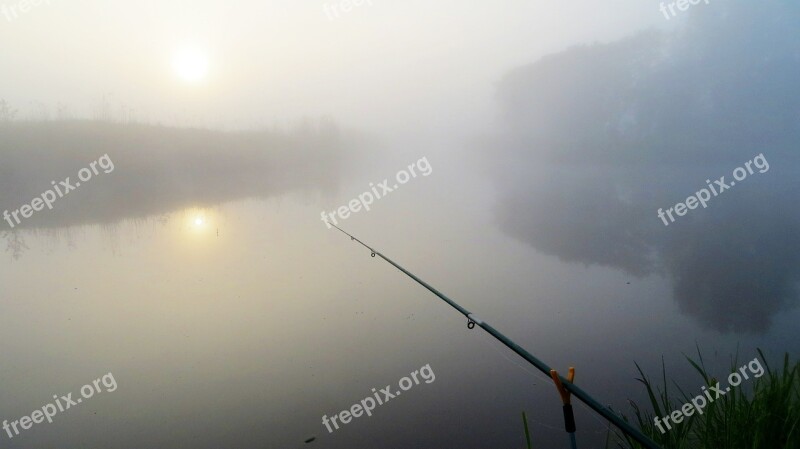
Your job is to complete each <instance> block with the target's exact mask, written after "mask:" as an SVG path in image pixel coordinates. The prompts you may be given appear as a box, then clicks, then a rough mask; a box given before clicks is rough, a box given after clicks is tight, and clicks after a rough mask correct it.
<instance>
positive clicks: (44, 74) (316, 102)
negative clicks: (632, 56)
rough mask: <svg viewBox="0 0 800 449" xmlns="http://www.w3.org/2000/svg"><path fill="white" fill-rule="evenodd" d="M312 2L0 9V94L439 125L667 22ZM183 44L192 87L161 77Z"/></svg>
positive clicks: (489, 8) (468, 120) (217, 119)
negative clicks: (199, 66) (551, 66)
mask: <svg viewBox="0 0 800 449" xmlns="http://www.w3.org/2000/svg"><path fill="white" fill-rule="evenodd" d="M3 4H6V5H8V6H13V5H15V3H14V2H9V1H5V2H4V3H3ZM326 5H328V6H330V7H333V6H336V3H335V2H323V1H308V0H301V1H283V2H276V1H240V2H236V3H235V4H228V3H220V2H216V1H205V0H200V1H186V2H182V1H158V2H156V1H140V2H127V1H116V0H111V1H99V0H98V1H85V0H70V1H63V0H52V1H49V2H46V3H43V4H42V5H40V6H36V7H32V8H31V9H30V11H28V12H27V13H20V14H19V16H18V17H17V18H15V19H13V20H11V21H8V20H7V19H5V20H0V71H2V73H3V86H2V87H0V89H3V90H2V91H0V97H2V98H5V99H6V100H7V101H9V102H10V103H11V104H13V105H15V106H16V107H17V108H18V109H20V110H22V111H24V113H23V114H25V115H27V114H30V115H33V116H36V115H42V114H43V113H42V110H43V108H44V110H46V111H48V113H49V114H50V115H53V116H55V115H57V113H58V109H59V107H63V108H64V110H65V114H68V115H70V116H75V117H93V116H97V115H100V114H102V112H101V111H102V110H103V106H102V105H103V104H104V103H106V104H107V105H108V106H107V109H110V110H111V111H112V113H113V115H115V116H117V117H127V116H128V112H127V111H129V110H132V111H133V112H132V114H133V116H134V117H136V118H137V119H138V120H141V121H146V122H149V123H153V122H161V123H166V124H175V125H179V126H186V125H195V126H196V125H203V126H207V127H214V128H223V129H242V128H253V127H258V126H263V125H271V124H274V123H285V122H286V121H287V120H292V119H294V118H297V117H302V116H312V117H316V116H331V117H333V118H335V119H336V120H338V121H339V122H340V123H342V124H344V125H346V126H352V127H357V128H359V129H364V130H375V131H376V132H378V131H394V130H406V129H415V130H416V132H429V133H433V130H434V129H435V130H437V131H439V130H442V129H447V130H449V131H450V132H455V131H457V130H458V129H461V128H463V127H464V126H469V127H475V126H481V125H484V124H485V123H487V122H489V121H491V120H492V119H493V118H494V113H495V112H496V110H495V109H494V105H493V102H492V98H493V95H494V92H493V83H494V82H496V81H497V80H498V79H499V78H500V77H501V76H502V74H503V73H504V72H505V71H507V70H509V69H510V68H512V67H514V66H517V65H521V64H525V63H530V62H533V61H535V60H537V59H538V58H540V57H542V56H543V55H545V54H548V53H553V52H556V51H559V50H562V49H563V48H565V47H568V46H571V45H577V44H582V43H587V42H594V41H600V42H604V41H609V40H614V39H618V38H620V37H622V36H624V35H626V34H629V33H631V32H633V31H635V30H640V29H645V28H648V27H653V26H661V27H664V26H672V24H671V23H668V21H666V20H665V19H664V18H663V16H662V15H661V14H660V13H659V12H658V10H657V8H656V7H655V5H654V4H649V3H648V2H641V1H635V0H630V1H613V2H602V3H599V2H592V1H574V0H569V1H563V2H534V1H503V2H463V1H462V2H459V1H439V2H426V1H404V2H380V1H377V2H372V5H370V4H364V5H363V6H359V7H354V8H353V9H352V10H351V11H350V12H345V11H344V10H342V11H341V13H340V14H339V16H338V17H336V16H335V15H334V13H333V12H331V13H329V14H326V9H325V6H326ZM328 11H333V10H332V9H330V10H328ZM337 11H338V10H337ZM564 18H568V19H567V20H565V19H564ZM0 19H3V17H0ZM678 20H679V19H676V20H674V21H673V22H677V21H678ZM186 49H196V50H197V51H199V52H201V53H203V54H205V55H206V57H207V60H208V67H209V69H208V76H207V78H206V79H205V80H204V81H203V82H202V83H196V84H191V83H186V82H185V81H183V80H181V79H180V78H177V77H176V76H175V73H174V70H173V68H172V65H173V62H174V59H175V58H176V54H180V53H181V52H184V51H186ZM12 86H13V87H12Z"/></svg>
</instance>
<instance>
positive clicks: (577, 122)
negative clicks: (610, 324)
mask: <svg viewBox="0 0 800 449" xmlns="http://www.w3.org/2000/svg"><path fill="white" fill-rule="evenodd" d="M716 7H717V8H719V9H720V10H721V11H718V12H716V13H714V14H706V13H702V12H700V13H698V14H697V15H695V16H693V17H692V21H691V22H690V23H689V25H688V26H687V28H686V29H685V30H682V31H681V32H680V33H679V34H676V35H662V34H658V33H644V34H641V35H638V36H635V37H633V38H629V39H626V40H623V41H620V42H617V43H613V44H608V45H597V46H594V47H581V48H575V49H571V50H569V51H566V52H563V53H560V54H557V55H554V56H550V57H547V58H545V59H543V60H541V61H540V62H538V63H536V64H533V65H531V66H528V67H524V68H521V69H518V70H515V71H513V72H512V73H510V74H509V75H508V76H507V77H506V78H505V80H504V81H503V83H502V84H501V87H500V100H501V102H502V105H503V107H504V110H505V112H506V114H505V117H506V124H507V125H508V128H507V138H506V139H504V140H502V141H501V142H500V145H501V147H502V148H504V150H503V151H501V152H500V154H499V155H498V154H497V153H493V154H492V155H491V160H489V162H488V163H489V164H492V165H493V169H494V177H495V180H496V185H497V186H498V187H499V189H500V195H499V204H498V206H497V220H498V223H499V225H500V226H501V227H502V229H503V230H504V231H505V232H506V233H508V234H509V235H511V236H513V237H515V238H517V239H519V240H522V241H524V242H526V243H529V244H530V245H532V246H534V247H536V248H537V249H539V250H541V251H543V252H546V253H548V254H552V255H556V256H558V257H560V258H562V259H563V260H566V261H572V262H580V263H584V264H599V265H607V266H612V267H617V268H620V269H623V270H625V271H627V272H629V273H631V274H634V275H638V276H644V275H647V274H651V273H663V274H666V275H667V276H668V277H670V278H671V279H672V281H673V294H674V297H675V300H676V301H677V302H678V304H679V306H680V308H681V310H682V311H683V312H684V313H686V314H688V315H691V316H693V317H695V318H696V319H697V320H699V322H701V323H703V325H705V326H707V327H709V328H711V329H716V330H720V331H750V332H764V331H765V330H767V329H768V328H769V326H770V322H771V318H772V317H774V316H775V315H776V314H777V313H779V312H780V311H783V310H786V309H788V308H790V307H793V306H795V305H796V304H797V298H798V296H797V291H796V286H797V282H798V280H800V258H798V255H797V254H798V250H800V238H798V235H800V213H798V211H797V208H796V207H794V205H795V204H796V203H797V199H798V198H797V196H798V189H797V187H798V180H797V177H796V173H797V169H798V167H800V160H799V159H798V157H797V154H798V153H797V148H796V146H797V142H798V136H800V122H798V121H797V111H798V110H800V89H798V88H797V84H796V83H795V82H794V81H793V80H795V79H797V76H798V75H800V60H798V58H797V54H798V42H800V31H798V29H797V27H796V26H794V25H793V23H795V21H796V20H799V19H800V7H798V6H797V5H791V6H789V5H786V4H780V3H778V2H767V3H766V4H764V5H762V6H761V7H759V8H752V7H751V6H750V5H746V4H743V3H742V4H738V3H737V4H730V5H728V4H725V5H716ZM720 13H724V17H725V20H720V18H719V17H720V16H719V14H720ZM776 17H781V19H780V20H775V18H776ZM768 18H769V19H768ZM742 29H748V30H751V31H752V33H753V34H752V35H748V36H745V35H744V34H743V33H741V30H742ZM748 34H749V33H748ZM787 35H794V36H796V38H795V39H788V40H787V39H786V36H787ZM752 36H758V38H757V39H754V38H752ZM759 153H764V155H765V157H766V158H767V160H768V161H769V162H770V164H771V166H772V169H771V170H770V171H768V172H765V173H763V174H758V173H757V174H755V175H752V176H750V177H748V178H747V179H746V180H745V181H742V182H741V183H737V185H736V186H735V188H732V189H730V190H728V191H726V192H725V193H723V194H721V195H720V196H719V197H715V198H714V199H713V201H712V202H710V203H709V207H708V208H707V209H702V208H698V209H696V210H691V211H689V213H688V214H687V215H686V216H683V217H679V218H678V220H677V221H676V222H675V223H672V224H670V225H669V226H668V227H666V226H664V224H663V222H662V221H661V220H660V219H659V218H658V217H657V215H656V211H657V210H658V209H659V208H664V209H667V208H669V207H672V206H674V205H675V204H676V203H678V202H683V201H685V200H686V198H687V197H688V196H690V195H693V194H694V193H695V192H696V191H697V190H699V189H700V188H703V187H705V184H706V180H707V179H711V180H716V179H718V177H720V176H723V175H725V176H726V179H727V180H728V181H730V180H731V178H732V176H731V174H732V170H733V169H735V168H736V167H738V166H742V165H743V164H744V163H745V162H747V161H749V160H751V159H753V158H754V157H755V156H756V155H758V154H759ZM498 161H499V162H498Z"/></svg>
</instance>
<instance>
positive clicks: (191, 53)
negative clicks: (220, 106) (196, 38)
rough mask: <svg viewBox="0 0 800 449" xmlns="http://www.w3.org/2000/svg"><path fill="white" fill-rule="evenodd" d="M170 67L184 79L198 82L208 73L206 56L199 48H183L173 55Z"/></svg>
mask: <svg viewBox="0 0 800 449" xmlns="http://www.w3.org/2000/svg"><path fill="white" fill-rule="evenodd" d="M172 68H173V70H175V74H176V75H178V76H179V77H180V78H181V79H183V80H184V81H186V82H189V83H198V82H200V81H203V80H204V79H205V78H206V76H207V75H208V56H207V55H206V53H205V52H204V51H202V50H200V49H199V48H189V47H187V48H183V49H181V50H179V51H177V52H175V54H174V55H173V57H172Z"/></svg>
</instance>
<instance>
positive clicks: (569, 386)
mask: <svg viewBox="0 0 800 449" xmlns="http://www.w3.org/2000/svg"><path fill="white" fill-rule="evenodd" d="M328 224H330V225H331V226H333V227H334V228H336V229H338V230H339V231H341V232H342V233H343V234H344V235H346V236H348V237H350V240H353V241H356V242H358V243H359V244H361V245H362V246H363V247H365V248H367V249H368V250H370V252H371V256H372V257H375V256H379V257H380V258H381V259H383V260H385V261H386V262H388V263H389V264H390V265H392V266H393V267H395V268H397V269H398V270H400V271H402V272H403V273H404V274H405V275H406V276H408V277H410V278H411V279H413V280H415V281H416V282H417V283H418V284H420V285H421V286H423V287H425V288H426V289H428V291H430V292H431V293H433V294H434V295H436V296H438V297H439V298H440V299H441V300H443V301H444V302H446V303H447V304H449V305H450V306H452V307H453V308H454V309H456V310H458V312H459V313H461V314H462V315H464V316H465V317H467V327H468V328H470V329H472V328H474V327H475V325H476V324H477V325H478V326H480V327H481V328H482V329H483V330H485V331H486V332H488V333H489V335H491V336H492V337H494V338H496V339H497V340H499V341H500V343H503V344H504V345H506V346H507V347H508V348H509V349H511V350H512V351H514V352H516V353H517V354H518V355H519V356H520V357H522V358H523V359H525V360H527V361H528V363H530V364H531V365H533V366H534V367H536V369H538V370H539V371H541V372H542V373H544V374H545V375H547V376H548V377H549V376H551V375H552V374H551V371H552V369H551V368H550V367H549V366H547V364H546V363H544V362H542V361H541V360H539V359H537V358H536V357H534V356H533V355H532V354H531V353H529V352H528V351H526V350H525V349H524V348H522V347H521V346H520V345H518V344H516V343H514V342H513V341H512V340H511V339H510V338H508V337H506V336H505V335H503V334H502V333H500V331H498V330H497V329H495V328H493V327H492V326H490V325H489V323H487V322H485V321H483V320H481V319H480V318H478V317H477V316H475V314H474V313H472V312H470V311H469V310H467V309H465V308H463V307H461V306H460V305H459V304H458V303H456V302H455V301H453V300H452V299H450V298H448V297H447V296H445V295H444V294H443V293H442V292H440V291H439V290H436V289H435V288H434V287H433V286H431V285H430V284H428V283H427V282H425V281H423V280H422V279H420V278H418V277H417V276H415V275H414V274H413V273H411V272H409V271H408V270H406V269H405V268H403V267H401V266H400V265H398V264H397V263H395V262H394V261H393V260H392V259H389V258H388V257H386V256H384V255H383V254H381V253H380V251H378V250H376V249H374V248H372V247H371V246H369V245H367V244H366V243H364V242H362V241H361V240H359V239H358V238H356V237H355V236H353V235H351V234H349V233H348V232H346V231H345V230H343V229H342V228H340V227H338V226H336V225H335V224H332V223H328ZM555 376H557V378H558V379H559V380H560V383H561V385H563V388H564V389H565V390H567V391H569V392H570V393H572V394H573V395H575V397H576V398H578V399H580V400H581V402H583V403H584V404H586V405H587V406H589V408H591V409H592V410H594V411H595V412H597V413H599V414H600V415H601V416H603V417H604V418H605V419H607V420H608V421H610V422H611V423H612V424H614V425H615V426H617V428H618V429H619V430H621V431H622V432H623V433H624V434H626V435H628V436H629V437H631V438H633V439H634V440H636V441H637V442H639V443H640V444H641V445H642V446H644V447H646V448H647V449H661V447H659V446H658V445H657V444H656V443H655V442H654V441H653V440H651V439H650V438H648V437H647V436H646V435H644V434H643V433H642V432H640V431H638V430H637V429H635V428H634V427H633V426H631V425H630V424H628V423H627V422H626V421H625V420H623V419H622V418H620V417H619V416H617V415H616V414H614V412H612V411H611V410H610V409H608V408H607V407H605V406H603V405H602V404H600V403H599V402H597V401H596V400H595V399H594V398H593V397H591V396H589V394H588V393H586V392H585V391H583V390H582V389H581V388H579V387H578V386H576V385H575V384H574V383H572V382H571V381H570V380H568V379H567V378H565V377H563V376H560V375H558V374H555Z"/></svg>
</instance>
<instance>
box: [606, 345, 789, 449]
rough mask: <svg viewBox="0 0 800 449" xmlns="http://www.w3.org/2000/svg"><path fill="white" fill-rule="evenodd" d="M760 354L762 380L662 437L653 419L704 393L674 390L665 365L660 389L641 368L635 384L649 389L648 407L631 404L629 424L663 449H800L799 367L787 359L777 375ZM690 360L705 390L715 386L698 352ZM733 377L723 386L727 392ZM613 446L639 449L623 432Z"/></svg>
mask: <svg viewBox="0 0 800 449" xmlns="http://www.w3.org/2000/svg"><path fill="white" fill-rule="evenodd" d="M758 354H759V355H760V357H761V363H762V365H763V367H764V371H765V372H764V375H763V376H761V377H760V378H754V377H752V376H751V378H750V380H745V381H743V382H742V384H741V385H739V386H738V387H735V388H731V390H730V392H728V393H727V394H725V395H724V396H722V397H720V398H718V399H716V400H715V401H714V402H711V403H709V404H708V405H707V406H706V407H705V408H704V412H703V414H702V415H700V414H697V413H695V414H693V415H691V416H690V417H688V418H684V420H683V422H682V423H680V424H677V425H675V424H673V425H672V430H667V431H666V433H664V434H662V433H661V432H660V431H659V430H658V428H657V427H656V426H655V423H654V421H653V419H654V417H655V416H659V417H664V416H665V415H667V414H669V413H671V412H672V411H673V410H679V409H680V408H681V407H682V406H683V404H685V403H688V402H690V401H691V399H692V398H693V397H694V396H697V395H699V394H701V390H700V388H698V387H694V388H693V389H691V390H688V394H687V392H684V390H682V389H681V388H680V387H678V386H677V385H676V386H675V387H674V389H673V388H670V387H669V382H668V380H667V373H666V369H665V368H664V366H663V361H662V370H661V376H660V377H661V378H660V379H659V382H658V383H659V385H657V384H656V383H655V382H653V381H652V380H651V379H650V378H648V377H647V376H646V375H645V374H644V372H643V371H642V369H641V367H639V365H638V364H637V365H636V368H637V369H638V370H639V374H640V375H641V378H639V379H637V380H639V381H640V382H641V383H642V384H643V385H644V386H645V388H646V390H647V394H648V398H649V402H650V404H649V407H642V406H640V405H639V404H636V403H634V402H631V406H632V408H633V417H632V419H630V421H633V423H634V424H636V425H638V427H639V428H640V429H641V431H642V432H643V433H644V434H646V435H648V436H650V437H651V438H652V439H653V440H654V441H655V442H657V443H658V444H659V445H661V446H662V447H663V448H664V449H800V363H797V362H793V363H792V362H790V361H789V354H786V355H785V356H784V359H783V366H782V367H781V368H780V369H777V370H775V369H772V368H771V367H770V366H769V365H768V364H767V362H766V358H765V357H764V354H763V353H762V352H761V350H759V351H758ZM686 359H687V360H688V362H689V363H690V364H691V365H692V367H694V369H695V370H696V371H697V372H698V374H699V375H700V377H701V378H702V381H703V382H704V384H705V385H706V386H713V385H716V383H717V380H716V379H715V378H713V377H712V376H710V375H709V374H708V371H707V370H706V368H705V365H704V363H703V357H702V354H701V353H700V351H699V349H698V359H697V360H693V359H692V358H690V357H688V356H687V357H686ZM739 366H741V364H739V363H738V361H737V360H734V361H733V363H732V365H731V371H730V372H733V371H735V370H737V369H738V368H739ZM730 372H729V373H730ZM729 373H726V376H724V377H723V378H721V380H720V381H719V382H720V387H721V388H722V389H723V390H724V388H725V387H726V386H727V374H729ZM628 419H629V418H627V417H626V420H628ZM665 430H666V429H665ZM615 444H616V445H617V446H618V447H619V448H624V449H639V448H641V445H639V444H638V443H636V442H635V441H633V440H631V439H630V438H628V437H626V436H624V435H621V434H619V433H617V435H616V443H615Z"/></svg>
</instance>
